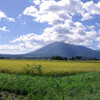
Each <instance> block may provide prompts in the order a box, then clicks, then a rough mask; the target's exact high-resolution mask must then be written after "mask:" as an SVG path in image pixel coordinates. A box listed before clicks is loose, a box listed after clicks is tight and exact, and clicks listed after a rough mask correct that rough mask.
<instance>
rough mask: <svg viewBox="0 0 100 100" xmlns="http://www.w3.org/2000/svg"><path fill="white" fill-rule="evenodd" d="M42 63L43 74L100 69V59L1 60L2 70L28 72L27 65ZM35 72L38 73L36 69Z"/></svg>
mask: <svg viewBox="0 0 100 100" xmlns="http://www.w3.org/2000/svg"><path fill="white" fill-rule="evenodd" d="M27 64H28V65H30V66H33V65H34V64H35V65H42V73H43V75H50V76H51V75H53V76H58V75H62V76H63V75H68V74H69V75H72V74H77V73H84V72H91V71H100V61H52V60H0V72H3V73H14V74H26V71H25V67H26V65H27ZM32 74H33V75H34V74H38V73H37V71H35V72H34V73H32Z"/></svg>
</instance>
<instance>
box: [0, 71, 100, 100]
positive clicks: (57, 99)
mask: <svg viewBox="0 0 100 100" xmlns="http://www.w3.org/2000/svg"><path fill="white" fill-rule="evenodd" d="M0 90H3V91H8V92H10V93H15V94H19V95H23V96H27V97H28V98H29V100H100V72H90V73H86V74H78V75H72V76H63V77H47V76H34V77H32V76H29V75H14V74H4V73H0Z"/></svg>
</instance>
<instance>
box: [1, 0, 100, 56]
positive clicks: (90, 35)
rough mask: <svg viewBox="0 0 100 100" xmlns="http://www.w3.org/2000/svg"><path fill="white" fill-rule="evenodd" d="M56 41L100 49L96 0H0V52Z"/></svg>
mask: <svg viewBox="0 0 100 100" xmlns="http://www.w3.org/2000/svg"><path fill="white" fill-rule="evenodd" d="M55 41H59V42H65V43H70V44H75V45H84V46H87V47H89V48H92V49H98V50H100V2H99V1H98V0H94V1H93V0H10V1H9V0H1V1H0V54H2V53H3V54H5V53H6V54H21V53H27V52H30V51H34V50H36V49H39V48H41V47H43V46H45V45H47V44H49V43H52V42H55Z"/></svg>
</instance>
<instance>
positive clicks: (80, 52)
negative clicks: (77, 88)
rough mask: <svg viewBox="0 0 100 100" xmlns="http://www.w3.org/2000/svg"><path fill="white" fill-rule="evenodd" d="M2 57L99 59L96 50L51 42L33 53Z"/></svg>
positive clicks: (99, 55) (98, 53)
mask: <svg viewBox="0 0 100 100" xmlns="http://www.w3.org/2000/svg"><path fill="white" fill-rule="evenodd" d="M0 56H3V57H5V56H6V57H31V58H50V57H52V56H63V57H75V56H83V57H88V58H94V57H100V52H99V51H98V50H92V49H90V48H87V47H84V46H79V45H73V44H67V43H63V42H53V43H51V44H49V45H46V46H44V47H42V48H40V49H38V50H36V51H34V52H30V53H27V54H21V55H0Z"/></svg>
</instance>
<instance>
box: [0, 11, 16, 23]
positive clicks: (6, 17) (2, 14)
mask: <svg viewBox="0 0 100 100" xmlns="http://www.w3.org/2000/svg"><path fill="white" fill-rule="evenodd" d="M2 18H5V19H7V20H8V21H12V22H15V19H14V18H10V17H8V16H7V15H6V14H5V13H4V12H2V11H0V20H1V19H2Z"/></svg>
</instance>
